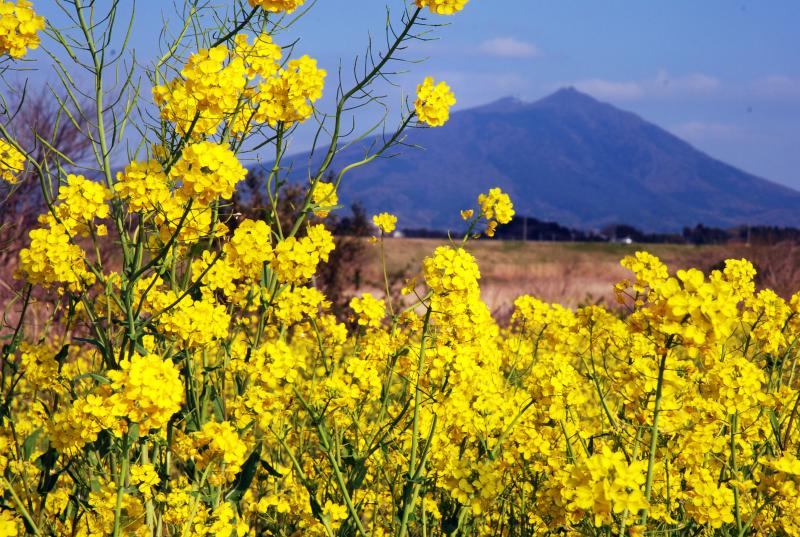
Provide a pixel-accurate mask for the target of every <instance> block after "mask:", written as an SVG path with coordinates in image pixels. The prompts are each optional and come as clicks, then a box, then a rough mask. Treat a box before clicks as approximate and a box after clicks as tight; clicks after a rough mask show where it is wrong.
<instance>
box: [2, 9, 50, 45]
mask: <svg viewBox="0 0 800 537" xmlns="http://www.w3.org/2000/svg"><path fill="white" fill-rule="evenodd" d="M32 5H33V4H31V3H30V2H29V1H28V0H17V2H16V3H14V2H6V1H1V0H0V55H2V54H8V55H9V56H11V57H12V58H22V57H23V56H24V55H25V54H26V53H27V52H28V50H29V49H35V48H38V47H39V36H38V34H37V32H39V30H43V29H44V17H40V16H39V15H37V14H36V12H35V11H33V8H32Z"/></svg>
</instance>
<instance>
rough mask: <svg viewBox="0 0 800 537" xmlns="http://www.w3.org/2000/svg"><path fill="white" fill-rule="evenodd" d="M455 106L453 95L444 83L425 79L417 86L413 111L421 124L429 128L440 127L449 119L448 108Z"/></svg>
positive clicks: (429, 78) (431, 78)
mask: <svg viewBox="0 0 800 537" xmlns="http://www.w3.org/2000/svg"><path fill="white" fill-rule="evenodd" d="M454 104H456V98H455V95H453V92H452V91H451V90H450V86H448V85H447V84H446V83H445V82H439V83H438V84H435V83H434V80H433V77H430V76H429V77H426V78H425V80H424V81H423V82H422V84H420V85H418V86H417V100H416V101H415V102H414V109H415V110H416V113H417V117H418V118H419V121H420V122H421V123H425V124H427V125H429V126H431V127H441V126H442V125H444V124H445V123H447V120H448V119H450V107H452V106H453V105H454Z"/></svg>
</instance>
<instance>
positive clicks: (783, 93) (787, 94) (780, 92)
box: [751, 75, 800, 100]
mask: <svg viewBox="0 0 800 537" xmlns="http://www.w3.org/2000/svg"><path fill="white" fill-rule="evenodd" d="M751 89H752V92H753V93H754V94H755V95H756V96H757V97H762V98H766V99H781V100H784V99H792V100H794V99H800V77H791V76H785V75H770V76H765V77H762V78H758V79H756V80H754V81H753V82H752V84H751Z"/></svg>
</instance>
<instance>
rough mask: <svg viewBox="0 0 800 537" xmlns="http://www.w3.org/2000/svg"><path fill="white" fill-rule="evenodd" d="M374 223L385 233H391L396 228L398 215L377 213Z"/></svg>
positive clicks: (373, 219) (373, 218)
mask: <svg viewBox="0 0 800 537" xmlns="http://www.w3.org/2000/svg"><path fill="white" fill-rule="evenodd" d="M372 223H373V224H375V226H376V227H377V228H378V229H380V230H381V231H382V232H383V233H385V234H387V235H388V234H390V233H391V232H393V231H394V230H395V226H396V225H397V217H396V216H395V215H393V214H389V213H381V214H376V215H375V216H373V217H372Z"/></svg>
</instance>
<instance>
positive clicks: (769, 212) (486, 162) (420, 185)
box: [289, 88, 800, 231]
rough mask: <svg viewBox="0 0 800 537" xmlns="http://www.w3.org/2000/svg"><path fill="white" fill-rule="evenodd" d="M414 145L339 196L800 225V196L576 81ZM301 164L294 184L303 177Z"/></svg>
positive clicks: (440, 216) (346, 154) (350, 177)
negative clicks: (484, 196) (488, 195)
mask: <svg viewBox="0 0 800 537" xmlns="http://www.w3.org/2000/svg"><path fill="white" fill-rule="evenodd" d="M406 141H407V143H408V144H412V145H418V146H422V147H423V148H425V150H424V151H416V150H413V149H405V150H403V152H402V153H401V154H400V155H399V156H396V157H394V158H391V159H376V160H375V161H373V162H372V163H370V164H369V165H368V166H364V167H362V168H359V169H356V170H353V171H352V172H350V173H348V174H347V175H346V176H345V178H344V181H343V184H342V186H341V188H340V192H339V197H340V199H341V200H342V202H343V203H345V204H346V203H352V202H354V201H360V202H362V203H363V204H364V205H365V206H366V207H367V209H368V210H369V211H371V212H379V211H388V212H392V213H395V214H397V216H398V219H399V225H400V226H401V227H414V228H419V227H427V228H432V229H447V228H451V229H454V228H459V224H460V219H459V210H460V209H464V208H468V207H470V206H472V205H474V203H475V198H476V197H477V195H478V194H479V193H480V192H484V191H486V190H488V188H491V187H493V186H499V187H501V188H503V190H505V191H507V192H508V193H509V194H510V195H511V197H512V200H513V201H514V203H515V207H516V209H517V213H518V214H525V215H529V216H533V217H536V218H540V219H543V220H554V221H557V222H559V223H561V224H563V225H567V226H570V227H576V228H583V229H595V228H599V227H602V226H604V225H607V224H615V223H627V224H633V225H636V226H637V227H640V228H642V229H645V230H647V231H675V230H678V229H680V228H682V227H684V226H694V225H695V224H698V223H702V224H705V225H710V226H718V227H731V226H735V225H741V224H750V225H757V224H764V225H782V226H800V210H799V209H800V192H798V191H795V190H793V189H791V188H789V187H786V186H783V185H780V184H778V183H775V182H772V181H769V180H767V179H764V178H761V177H758V176H755V175H752V174H749V173H747V172H744V171H742V170H739V169H737V168H735V167H733V166H731V165H729V164H726V163H724V162H722V161H720V160H717V159H715V158H713V157H711V156H709V155H707V154H706V153H703V152H702V151H700V150H698V149H697V148H695V147H693V146H692V145H691V144H689V143H688V142H686V141H684V140H682V139H680V138H678V137H677V136H675V135H673V134H671V133H669V132H667V131H666V130H664V129H663V128H661V127H659V126H657V125H655V124H653V123H650V122H648V121H646V120H644V119H642V118H641V117H639V116H638V115H636V114H634V113H632V112H628V111H625V110H621V109H619V108H616V107H614V106H613V105H610V104H608V103H604V102H601V101H598V100H596V99H594V98H593V97H591V96H589V95H586V94H584V93H581V92H579V91H578V90H576V89H574V88H562V89H560V90H558V91H556V92H555V93H553V94H551V95H549V96H547V97H544V98H542V99H540V100H538V101H534V102H524V101H521V100H519V99H515V98H513V97H506V98H503V99H499V100H497V101H494V102H491V103H488V104H485V105H482V106H478V107H475V108H470V109H466V110H460V111H458V112H454V113H453V114H452V115H451V119H450V121H449V122H448V123H447V124H446V125H445V126H443V127H440V128H437V129H412V130H410V132H409V134H408V138H407V140H406ZM368 144H369V141H368V140H367V141H365V142H364V144H357V145H355V146H351V147H349V148H347V149H344V150H342V151H340V153H338V154H337V156H336V157H335V159H334V161H333V169H341V168H342V167H343V166H345V165H347V164H348V163H349V162H353V161H357V160H360V159H361V158H362V157H363V154H364V153H363V152H364V147H365V146H366V145H368ZM293 158H294V159H295V160H296V161H297V162H302V161H304V160H305V159H306V158H307V157H301V156H296V157H290V158H289V161H290V162H291V161H292V159H293ZM313 160H314V159H312V162H313ZM306 162H307V161H306ZM301 168H303V167H302V166H300V167H295V169H294V171H293V174H294V177H293V178H294V180H300V179H301V177H303V176H305V173H303V172H304V170H303V171H301Z"/></svg>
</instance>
